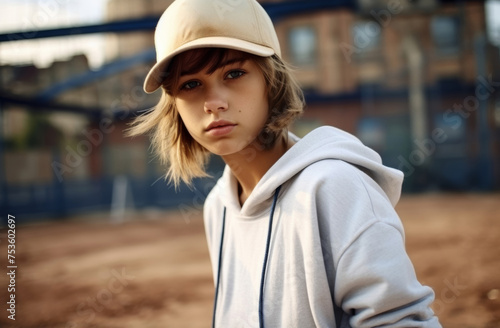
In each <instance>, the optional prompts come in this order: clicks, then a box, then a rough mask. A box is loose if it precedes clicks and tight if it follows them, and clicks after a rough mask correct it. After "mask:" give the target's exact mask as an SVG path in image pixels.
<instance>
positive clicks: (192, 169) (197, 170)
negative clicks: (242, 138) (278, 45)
mask: <svg viewBox="0 0 500 328" xmlns="http://www.w3.org/2000/svg"><path fill="white" fill-rule="evenodd" d="M230 51H234V50H229V49H223V48H202V49H196V50H191V51H187V52H185V53H183V54H182V56H176V57H175V58H174V59H173V60H172V63H171V64H170V66H169V70H167V74H166V76H167V77H166V79H165V81H164V82H163V84H162V96H161V99H160V101H159V102H158V104H157V105H156V107H155V108H153V109H152V110H150V111H149V112H147V113H145V114H143V115H141V116H139V117H137V118H136V119H135V120H134V121H133V122H132V127H131V128H130V129H129V130H128V131H127V135H128V136H135V135H140V134H145V133H150V134H151V144H152V147H153V150H154V152H155V153H156V155H157V156H158V157H159V159H160V162H161V164H162V165H165V166H166V167H168V169H167V173H166V178H167V179H168V180H169V182H173V183H174V185H175V186H176V187H177V186H179V184H180V182H181V180H182V181H184V182H185V183H186V184H187V185H191V184H192V180H193V178H197V177H207V176H208V174H207V173H206V171H205V166H206V164H207V162H208V159H209V157H210V153H209V151H208V150H206V149H205V148H204V147H202V146H201V145H200V144H199V143H198V142H197V141H195V140H194V139H193V138H192V137H191V135H190V134H189V132H188V131H187V129H186V127H185V125H184V123H183V122H182V120H181V118H180V115H179V114H178V112H177V108H176V106H175V91H174V87H175V86H176V85H177V82H178V79H179V77H180V74H181V68H182V72H186V71H187V72H190V73H196V72H199V71H201V70H203V69H205V68H206V67H207V68H208V69H207V72H208V73H209V74H211V73H213V72H214V71H215V70H216V69H217V68H219V67H220V65H221V63H223V62H224V60H225V58H227V56H228V54H229V53H230ZM241 54H242V55H243V56H244V57H245V58H248V59H250V60H252V61H254V62H255V63H256V64H257V66H258V67H259V69H260V70H261V71H262V73H263V75H264V78H265V81H266V87H267V91H268V92H267V94H268V103H269V117H268V120H267V122H266V124H265V125H264V128H263V129H262V131H261V133H260V134H259V136H258V137H257V141H258V143H259V144H260V145H261V146H262V148H263V149H269V148H271V147H272V146H273V145H274V144H275V142H276V140H277V139H278V137H279V136H282V135H285V134H286V132H287V131H288V127H289V126H290V124H292V123H293V121H294V120H295V119H296V118H297V117H298V116H300V115H301V114H302V111H303V107H304V96H303V93H302V90H301V89H300V87H299V85H298V83H297V82H296V80H295V79H294V78H293V76H292V74H291V69H290V68H289V67H288V65H287V64H285V63H284V62H283V61H282V60H281V59H280V58H279V57H278V56H276V55H274V56H271V57H259V56H255V55H251V54H248V53H243V52H242V53H241ZM181 60H182V65H181V62H180V61H181ZM181 66H182V67H181Z"/></svg>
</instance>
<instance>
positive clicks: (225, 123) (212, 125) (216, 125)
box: [205, 120, 236, 131]
mask: <svg viewBox="0 0 500 328" xmlns="http://www.w3.org/2000/svg"><path fill="white" fill-rule="evenodd" d="M229 125H230V126H235V125H236V124H234V123H233V122H229V121H224V120H220V121H213V122H212V123H210V124H209V125H208V126H207V128H206V129H205V131H210V130H213V129H217V128H222V127H225V126H229Z"/></svg>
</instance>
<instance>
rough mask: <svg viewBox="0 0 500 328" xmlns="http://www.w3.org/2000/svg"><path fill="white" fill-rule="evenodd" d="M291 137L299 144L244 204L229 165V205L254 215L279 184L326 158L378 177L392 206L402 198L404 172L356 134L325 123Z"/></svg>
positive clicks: (225, 184) (225, 190) (224, 184)
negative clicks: (385, 163) (386, 162)
mask: <svg viewBox="0 0 500 328" xmlns="http://www.w3.org/2000/svg"><path fill="white" fill-rule="evenodd" d="M289 137H290V138H292V139H293V140H295V141H296V143H295V145H293V146H292V148H290V149H289V150H288V151H287V152H286V153H285V154H284V155H283V156H282V157H281V158H280V159H279V160H278V161H277V162H276V163H275V164H274V165H273V166H272V167H271V168H270V169H269V170H268V171H267V173H266V174H265V175H264V176H263V177H262V179H261V180H260V181H259V183H258V184H257V185H256V186H255V188H254V190H253V191H252V193H251V195H250V197H248V199H247V200H246V202H245V203H244V204H243V207H241V208H240V205H239V201H238V192H237V181H236V178H235V177H234V176H233V174H232V173H231V170H230V169H229V167H228V166H226V168H225V171H224V174H223V177H222V179H221V181H219V184H221V183H222V185H220V187H222V190H221V191H222V193H223V198H222V199H223V200H224V203H225V204H224V205H225V206H227V207H236V208H237V209H239V210H240V214H241V215H242V216H243V217H252V216H255V215H257V214H259V213H260V212H262V211H264V210H268V209H269V206H270V204H271V202H272V197H273V194H274V191H275V190H276V188H278V187H279V186H281V185H283V184H284V183H285V182H287V181H288V180H290V179H291V178H292V177H294V176H295V175H296V174H298V173H300V171H302V170H303V169H304V168H306V167H308V166H309V165H311V164H313V163H315V162H318V161H321V160H325V159H335V160H342V161H345V162H347V163H350V164H352V165H354V166H356V167H358V168H359V169H360V170H362V171H363V172H365V173H366V174H368V175H369V176H370V177H371V178H372V179H373V180H375V182H376V183H377V184H378V185H379V186H380V187H381V189H382V190H383V191H384V192H385V194H386V196H387V198H388V199H389V200H390V202H391V204H392V206H395V205H396V203H397V202H398V201H399V197H400V195H401V186H402V183H403V177H404V175H403V173H402V172H401V171H399V170H396V169H393V168H390V167H387V166H384V165H383V164H382V159H381V158H380V156H379V155H378V154H377V153H376V152H375V151H374V150H372V149H370V148H368V147H366V146H365V145H363V143H362V142H361V141H360V140H359V139H358V138H356V137H355V136H353V135H351V134H349V133H347V132H345V131H342V130H340V129H337V128H334V127H330V126H323V127H320V128H317V129H315V130H313V131H311V132H310V133H309V134H307V135H306V136H305V137H304V138H302V139H299V138H298V137H297V136H295V135H294V134H293V133H289Z"/></svg>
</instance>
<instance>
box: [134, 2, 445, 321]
mask: <svg viewBox="0 0 500 328" xmlns="http://www.w3.org/2000/svg"><path fill="white" fill-rule="evenodd" d="M155 45H156V51H157V60H158V61H157V63H156V65H155V66H154V67H153V68H152V69H151V71H150V72H149V74H148V76H147V77H146V81H145V84H144V89H145V91H146V92H154V91H155V90H157V89H161V92H162V98H161V100H160V102H159V104H158V105H157V106H156V108H155V109H154V110H152V111H150V112H148V113H146V114H145V115H143V116H140V117H138V118H137V119H136V121H135V124H134V126H133V127H132V129H131V134H132V135H136V134H141V133H146V132H150V133H151V135H152V144H153V147H154V149H155V150H156V152H157V154H158V156H159V157H160V159H161V160H162V162H163V163H164V164H166V165H167V167H168V169H167V176H168V177H169V179H170V180H171V181H173V183H174V184H176V185H178V184H179V183H180V182H181V181H184V182H186V183H188V184H190V183H191V181H192V179H193V178H195V177H202V176H206V172H205V164H206V162H207V159H208V156H209V155H210V154H215V155H219V156H221V157H222V159H223V160H224V161H225V163H226V168H225V171H224V173H223V175H222V177H221V178H220V179H219V181H218V182H217V185H216V186H215V187H214V188H213V190H212V191H211V192H210V194H209V196H208V197H207V199H206V202H205V207H204V220H205V228H206V234H207V239H208V246H209V250H210V256H211V260H212V267H213V272H214V282H215V301H214V314H213V323H212V326H214V327H280V328H285V327H286V328H289V327H294V328H295V327H297V328H307V327H440V324H439V322H438V319H437V318H436V317H435V316H434V314H433V311H432V310H431V309H430V307H429V306H430V304H431V302H432V301H433V299H434V293H433V291H432V290H431V289H430V288H429V287H426V286H422V285H421V284H420V283H419V282H418V281H417V278H416V276H415V272H414V268H413V266H412V264H411V262H410V260H409V258H408V256H407V254H406V252H405V247H404V232H403V227H402V224H401V221H400V219H399V217H398V215H397V214H396V212H395V210H394V205H395V204H396V203H397V201H398V200H399V197H400V191H401V184H402V179H403V174H402V173H401V172H399V171H397V170H394V169H391V168H388V167H385V166H383V165H382V163H381V159H380V157H379V156H378V155H377V154H376V153H375V152H374V151H372V150H371V149H369V148H367V147H365V146H364V145H363V144H362V143H361V142H360V141H359V140H358V139H356V138H355V137H354V136H352V135H350V134H348V133H346V132H343V131H341V130H338V129H336V128H333V127H321V128H318V129H316V130H314V131H312V132H310V133H309V134H308V135H306V136H305V137H304V138H302V139H299V138H297V137H296V136H295V135H294V134H292V133H291V132H289V131H288V127H289V125H290V124H291V123H292V122H293V120H294V119H295V118H296V117H298V116H299V115H300V114H301V113H302V109H303V96H302V92H301V90H300V88H299V87H298V85H297V83H296V82H295V80H294V79H293V77H292V75H291V74H290V70H289V68H288V66H287V65H286V64H285V63H284V62H283V61H282V59H281V54H280V47H279V43H278V38H277V36H276V32H275V30H274V27H273V25H272V22H271V20H270V18H269V16H268V15H267V14H266V12H265V11H264V9H263V8H262V7H261V6H260V5H259V4H258V3H257V2H256V1H254V0H218V1H207V0H177V1H174V2H173V3H172V5H170V7H169V8H168V9H167V10H166V11H165V13H164V14H163V15H162V17H161V18H160V20H159V22H158V26H157V28H156V32H155Z"/></svg>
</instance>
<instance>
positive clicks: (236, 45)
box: [144, 37, 275, 93]
mask: <svg viewBox="0 0 500 328" xmlns="http://www.w3.org/2000/svg"><path fill="white" fill-rule="evenodd" d="M211 47H212V48H227V49H233V50H239V51H244V52H248V53H251V54H253V55H257V56H261V57H269V56H272V55H274V54H275V52H274V50H273V49H272V48H270V47H266V46H262V45H258V44H255V43H252V42H248V41H243V40H239V39H233V38H228V37H208V38H201V39H197V40H194V41H191V42H188V43H186V44H184V45H182V46H180V47H179V48H177V49H176V50H175V51H174V52H172V53H170V54H169V55H168V56H167V57H165V58H163V59H162V60H160V61H159V62H157V63H156V64H155V65H154V66H153V68H151V70H150V71H149V73H148V75H147V76H146V80H145V81H144V91H146V92H147V93H153V92H154V91H156V90H157V89H158V88H159V87H160V86H161V84H162V83H163V81H164V80H165V78H166V69H167V67H168V64H169V63H170V61H171V60H172V58H173V57H174V56H176V55H178V54H180V53H182V52H184V51H187V50H191V49H198V48H211Z"/></svg>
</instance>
